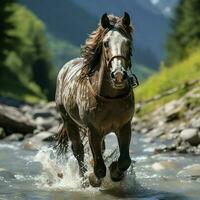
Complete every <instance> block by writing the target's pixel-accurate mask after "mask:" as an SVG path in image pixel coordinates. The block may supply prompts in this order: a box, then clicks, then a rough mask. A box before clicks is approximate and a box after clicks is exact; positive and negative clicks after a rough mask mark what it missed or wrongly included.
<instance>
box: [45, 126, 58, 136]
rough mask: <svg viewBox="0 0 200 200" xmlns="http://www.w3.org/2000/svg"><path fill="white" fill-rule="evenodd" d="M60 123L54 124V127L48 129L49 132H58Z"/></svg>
mask: <svg viewBox="0 0 200 200" xmlns="http://www.w3.org/2000/svg"><path fill="white" fill-rule="evenodd" d="M59 127H60V126H59V125H56V126H53V127H52V128H50V129H48V132H50V133H54V134H57V133H58V131H59Z"/></svg>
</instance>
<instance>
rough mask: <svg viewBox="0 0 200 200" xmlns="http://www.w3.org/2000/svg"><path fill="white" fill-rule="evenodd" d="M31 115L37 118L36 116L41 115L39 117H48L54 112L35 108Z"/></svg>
mask: <svg viewBox="0 0 200 200" xmlns="http://www.w3.org/2000/svg"><path fill="white" fill-rule="evenodd" d="M32 116H33V118H34V119H36V118H38V117H41V118H49V117H53V116H54V114H53V113H52V112H51V111H49V110H44V109H43V110H35V111H34V112H33V113H32Z"/></svg>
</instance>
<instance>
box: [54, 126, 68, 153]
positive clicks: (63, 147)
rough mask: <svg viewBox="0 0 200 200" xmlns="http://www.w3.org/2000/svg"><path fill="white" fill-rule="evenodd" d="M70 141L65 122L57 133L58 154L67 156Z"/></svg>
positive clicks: (56, 147) (56, 146)
mask: <svg viewBox="0 0 200 200" xmlns="http://www.w3.org/2000/svg"><path fill="white" fill-rule="evenodd" d="M68 143H69V137H68V134H67V130H66V128H65V127H64V123H63V124H62V125H61V127H60V129H59V131H58V134H57V135H56V145H55V146H54V148H55V149H56V152H57V155H58V156H62V155H63V156H65V155H66V154H67V150H68V146H69V145H68Z"/></svg>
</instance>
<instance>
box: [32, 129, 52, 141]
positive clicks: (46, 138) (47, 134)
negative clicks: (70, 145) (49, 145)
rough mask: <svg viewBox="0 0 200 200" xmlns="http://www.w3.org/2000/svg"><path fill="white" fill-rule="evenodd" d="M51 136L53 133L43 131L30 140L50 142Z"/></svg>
mask: <svg viewBox="0 0 200 200" xmlns="http://www.w3.org/2000/svg"><path fill="white" fill-rule="evenodd" d="M53 136H54V133H50V132H47V131H43V132H40V133H38V134H37V135H35V136H33V137H32V139H36V140H40V141H50V140H52V137H53Z"/></svg>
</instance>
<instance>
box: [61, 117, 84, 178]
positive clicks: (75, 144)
mask: <svg viewBox="0 0 200 200" xmlns="http://www.w3.org/2000/svg"><path fill="white" fill-rule="evenodd" d="M64 121H65V123H64V124H65V129H66V131H67V134H68V137H69V139H70V141H71V143H72V146H71V148H72V151H73V154H74V156H75V158H76V159H77V161H78V165H79V173H80V176H84V173H85V172H86V168H85V165H84V146H83V144H82V141H81V138H80V133H79V127H78V125H77V124H76V123H75V122H74V121H73V120H72V119H71V118H70V117H69V116H65V119H64Z"/></svg>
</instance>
